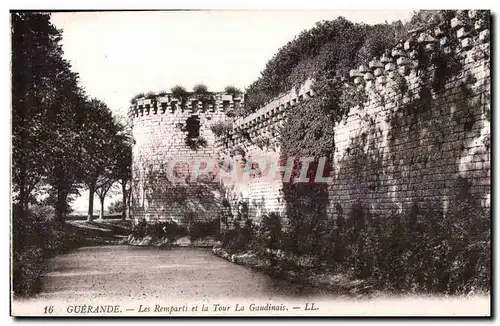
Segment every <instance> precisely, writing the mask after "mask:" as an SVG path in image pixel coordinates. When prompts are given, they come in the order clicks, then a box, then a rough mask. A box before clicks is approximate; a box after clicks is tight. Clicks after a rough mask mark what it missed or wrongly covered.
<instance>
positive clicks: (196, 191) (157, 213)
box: [129, 93, 243, 224]
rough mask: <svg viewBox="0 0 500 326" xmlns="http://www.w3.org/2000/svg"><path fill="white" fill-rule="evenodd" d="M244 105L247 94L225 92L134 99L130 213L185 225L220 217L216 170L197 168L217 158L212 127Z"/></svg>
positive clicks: (142, 217)
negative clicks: (205, 171)
mask: <svg viewBox="0 0 500 326" xmlns="http://www.w3.org/2000/svg"><path fill="white" fill-rule="evenodd" d="M240 105H243V95H230V94H224V93H206V94H204V95H203V96H199V95H198V96H197V95H195V94H189V95H186V96H185V98H184V99H179V98H175V97H174V96H173V95H172V94H164V95H154V96H147V97H142V98H139V99H137V100H135V102H134V103H133V104H132V106H131V108H130V110H129V118H130V119H131V121H132V125H133V129H132V130H133V131H132V134H133V138H134V145H133V149H132V157H133V160H132V162H133V163H132V197H131V214H132V216H133V217H134V218H135V219H136V220H142V219H145V220H146V221H148V222H155V221H175V222H176V223H179V224H184V223H186V222H188V221H210V220H213V219H215V218H216V217H217V212H218V207H219V203H220V186H219V184H218V183H217V180H215V179H214V178H211V176H212V172H209V173H208V175H207V174H205V175H202V176H200V177H198V178H197V177H194V176H193V175H192V172H193V167H194V166H195V165H198V166H199V167H200V168H201V169H204V168H205V169H206V168H207V165H206V163H203V162H210V161H216V159H217V157H218V154H219V151H218V146H217V144H216V139H215V136H214V134H213V132H212V131H211V128H210V127H211V125H213V124H214V123H216V122H217V121H223V120H227V119H228V115H230V113H231V112H232V111H234V110H237V109H238V107H239V106H240ZM200 164H201V166H200ZM214 169H216V166H214ZM214 171H215V170H214Z"/></svg>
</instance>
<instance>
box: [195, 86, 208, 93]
mask: <svg viewBox="0 0 500 326" xmlns="http://www.w3.org/2000/svg"><path fill="white" fill-rule="evenodd" d="M193 92H194V93H195V94H196V95H204V94H207V93H208V87H207V86H206V85H205V84H196V85H194V87H193Z"/></svg>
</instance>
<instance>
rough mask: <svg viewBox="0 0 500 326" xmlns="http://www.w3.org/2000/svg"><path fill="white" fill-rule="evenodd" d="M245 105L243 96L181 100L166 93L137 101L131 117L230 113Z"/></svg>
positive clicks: (219, 93) (212, 96) (131, 109)
mask: <svg viewBox="0 0 500 326" xmlns="http://www.w3.org/2000/svg"><path fill="white" fill-rule="evenodd" d="M243 105H244V95H243V94H241V95H233V94H226V93H224V92H217V93H207V94H203V95H196V94H190V95H188V96H187V97H186V98H185V99H181V98H177V97H175V96H174V95H172V94H171V93H166V94H163V95H155V96H148V97H142V98H138V99H136V100H135V103H133V104H132V106H131V108H130V109H129V117H130V118H131V119H136V118H140V117H144V116H149V115H155V114H174V113H176V112H178V111H180V112H182V113H198V112H199V113H215V112H226V113H228V112H230V111H234V110H238V109H239V108H240V107H241V106H243Z"/></svg>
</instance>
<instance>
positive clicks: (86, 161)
mask: <svg viewBox="0 0 500 326" xmlns="http://www.w3.org/2000/svg"><path fill="white" fill-rule="evenodd" d="M83 120H84V122H83V124H82V127H83V128H84V129H85V130H86V131H87V134H86V136H87V137H86V138H85V139H84V141H83V142H82V162H81V164H82V169H83V171H84V175H83V181H84V183H85V185H86V187H87V188H88V189H89V207H88V216H87V219H88V220H89V221H91V220H92V217H93V209H94V193H95V190H96V189H98V188H100V187H102V186H103V185H102V184H100V183H98V181H99V180H101V181H102V178H101V179H100V177H101V176H102V175H103V174H105V173H106V172H107V171H106V170H111V169H112V168H113V165H114V162H115V160H116V158H114V157H113V156H114V155H115V146H116V142H115V139H116V137H117V134H118V133H119V132H120V130H121V126H119V125H118V124H117V123H116V122H115V120H114V119H113V116H112V113H111V110H110V109H109V108H108V107H107V105H106V104H104V103H103V102H101V101H99V100H97V99H92V100H90V101H87V102H86V106H85V115H84V116H83ZM105 182H107V180H106V179H105Z"/></svg>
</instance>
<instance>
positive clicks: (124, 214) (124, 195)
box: [122, 180, 127, 220]
mask: <svg viewBox="0 0 500 326" xmlns="http://www.w3.org/2000/svg"><path fill="white" fill-rule="evenodd" d="M126 188H127V181H126V180H123V182H122V204H123V211H122V220H125V219H126V218H127V189H126Z"/></svg>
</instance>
